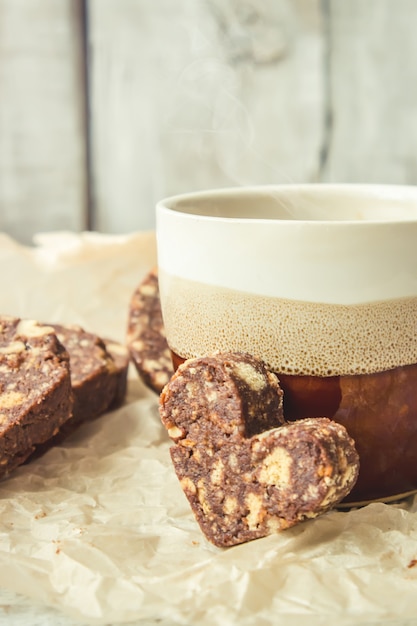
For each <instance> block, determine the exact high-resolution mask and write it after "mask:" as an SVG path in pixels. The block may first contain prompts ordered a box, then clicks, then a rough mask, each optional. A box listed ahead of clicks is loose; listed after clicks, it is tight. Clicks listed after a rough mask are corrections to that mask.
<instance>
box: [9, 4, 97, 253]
mask: <svg viewBox="0 0 417 626" xmlns="http://www.w3.org/2000/svg"><path fill="white" fill-rule="evenodd" d="M77 5H78V2H73V1H72V0H60V1H59V2H56V1H55V0H31V1H30V2H27V1H26V0H1V2H0V94H1V97H0V229H2V230H5V231H6V232H9V233H10V234H11V235H13V236H15V237H16V238H18V239H19V240H20V241H24V242H29V241H30V240H31V236H32V234H33V233H34V232H36V231H39V230H60V229H73V230H79V229H81V228H83V227H84V225H85V216H86V206H85V185H86V172H85V164H84V156H85V155H84V132H83V128H84V125H83V117H82V115H83V107H82V101H81V98H82V93H81V92H80V84H81V83H80V70H81V60H80V58H79V41H78V24H79V21H78V15H77V11H76V8H77Z"/></svg>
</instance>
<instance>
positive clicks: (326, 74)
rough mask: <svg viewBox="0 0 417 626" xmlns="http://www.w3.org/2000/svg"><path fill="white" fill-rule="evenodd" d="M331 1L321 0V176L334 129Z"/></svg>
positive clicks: (325, 164) (327, 157) (326, 161)
mask: <svg viewBox="0 0 417 626" xmlns="http://www.w3.org/2000/svg"><path fill="white" fill-rule="evenodd" d="M331 2H332V0H321V2H320V9H321V12H322V23H323V41H324V58H323V83H324V94H323V96H324V97H323V102H324V110H323V115H324V120H323V142H322V146H321V149H320V163H319V168H320V178H321V176H322V174H323V173H324V171H325V169H326V167H327V163H328V159H329V153H330V143H331V138H332V130H333V106H332V84H331V81H332V74H331V72H332V68H331V55H332V23H331Z"/></svg>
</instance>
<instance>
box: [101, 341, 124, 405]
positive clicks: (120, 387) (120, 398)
mask: <svg viewBox="0 0 417 626" xmlns="http://www.w3.org/2000/svg"><path fill="white" fill-rule="evenodd" d="M103 342H104V345H105V347H106V350H107V352H108V353H109V355H110V356H111V357H112V359H113V364H114V369H113V372H112V374H111V376H112V377H113V378H114V379H115V382H116V390H115V394H114V396H113V400H112V401H111V403H110V405H109V406H108V410H113V409H117V408H118V407H120V406H121V405H122V404H123V402H124V401H125V398H126V392H127V374H128V371H129V363H130V354H129V350H128V348H127V346H124V345H123V344H121V343H118V342H116V341H113V340H112V339H103Z"/></svg>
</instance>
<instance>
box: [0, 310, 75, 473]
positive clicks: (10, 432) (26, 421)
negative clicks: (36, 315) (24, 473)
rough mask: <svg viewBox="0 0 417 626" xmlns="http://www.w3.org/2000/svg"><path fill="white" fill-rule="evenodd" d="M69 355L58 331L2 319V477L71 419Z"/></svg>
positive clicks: (17, 319)
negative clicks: (59, 338)
mask: <svg viewBox="0 0 417 626" xmlns="http://www.w3.org/2000/svg"><path fill="white" fill-rule="evenodd" d="M72 407H73V396H72V390H71V377H70V365H69V356H68V353H67V351H66V350H65V348H64V346H63V345H62V344H61V343H60V342H59V340H58V339H57V336H56V333H55V330H54V329H53V328H52V327H51V326H48V325H45V324H40V323H38V322H36V321H33V320H22V319H19V318H15V317H8V316H0V476H5V475H6V474H8V473H10V472H11V471H12V470H13V469H15V468H16V467H17V466H18V465H20V464H21V463H23V462H24V461H25V460H26V459H27V458H28V457H29V455H30V454H31V453H32V452H33V450H34V449H35V447H36V446H38V445H41V444H43V443H44V442H45V441H48V440H49V439H50V438H51V437H53V436H54V435H55V434H56V433H57V432H58V431H59V429H60V428H61V427H62V426H63V425H64V424H66V423H68V422H69V421H70V420H71V417H72Z"/></svg>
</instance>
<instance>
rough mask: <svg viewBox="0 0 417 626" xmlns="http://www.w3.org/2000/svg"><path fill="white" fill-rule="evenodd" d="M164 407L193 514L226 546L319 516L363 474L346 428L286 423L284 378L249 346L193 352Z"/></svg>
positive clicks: (322, 422) (313, 421)
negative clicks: (241, 350)
mask: <svg viewBox="0 0 417 626" xmlns="http://www.w3.org/2000/svg"><path fill="white" fill-rule="evenodd" d="M160 415H161V419H162V422H163V424H164V425H165V427H166V428H167V430H168V434H169V435H170V437H171V438H172V439H173V440H174V442H175V445H174V446H173V447H172V448H171V458H172V461H173V464H174V468H175V471H176V474H177V476H178V478H179V480H180V483H181V486H182V488H183V490H184V492H185V494H186V496H187V498H188V500H189V502H190V505H191V508H192V510H193V513H194V515H195V517H196V519H197V521H198V523H199V525H200V527H201V530H202V531H203V533H204V534H205V536H206V537H207V539H209V540H210V541H211V542H212V543H214V544H215V545H217V546H220V547H225V546H232V545H236V544H239V543H242V542H245V541H250V540H252V539H256V538H259V537H264V536H266V535H268V534H271V533H273V532H277V531H280V530H283V529H285V528H289V527H290V526H294V525H295V524H297V523H298V522H301V521H303V520H305V519H307V518H312V517H317V516H318V515H320V514H322V513H324V512H325V511H328V510H329V509H330V508H332V507H333V506H334V505H335V504H337V503H338V502H340V500H342V499H343V498H344V497H345V496H346V495H347V494H348V493H349V491H350V490H351V489H352V487H353V485H354V484H355V482H356V479H357V476H358V470H359V459H358V455H357V452H356V449H355V446H354V442H353V440H352V439H351V438H350V437H349V435H348V433H347V431H346V429H345V428H344V427H343V426H341V425H340V424H337V423H336V422H333V421H331V420H329V419H327V418H308V419H304V420H299V421H297V422H293V423H290V424H285V423H284V420H283V412H282V391H281V389H280V386H279V383H278V379H277V378H276V376H274V375H273V374H271V373H270V372H268V371H267V369H266V367H265V365H264V364H263V363H262V361H260V360H258V359H255V358H254V357H252V356H250V355H247V354H242V353H227V354H217V355H212V356H207V357H202V358H197V359H189V360H187V361H186V362H185V363H183V365H181V366H180V367H179V368H178V370H177V372H176V373H175V374H174V376H173V377H172V379H171V381H170V382H169V383H168V384H167V385H166V386H165V388H164V390H163V391H162V394H161V397H160Z"/></svg>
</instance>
